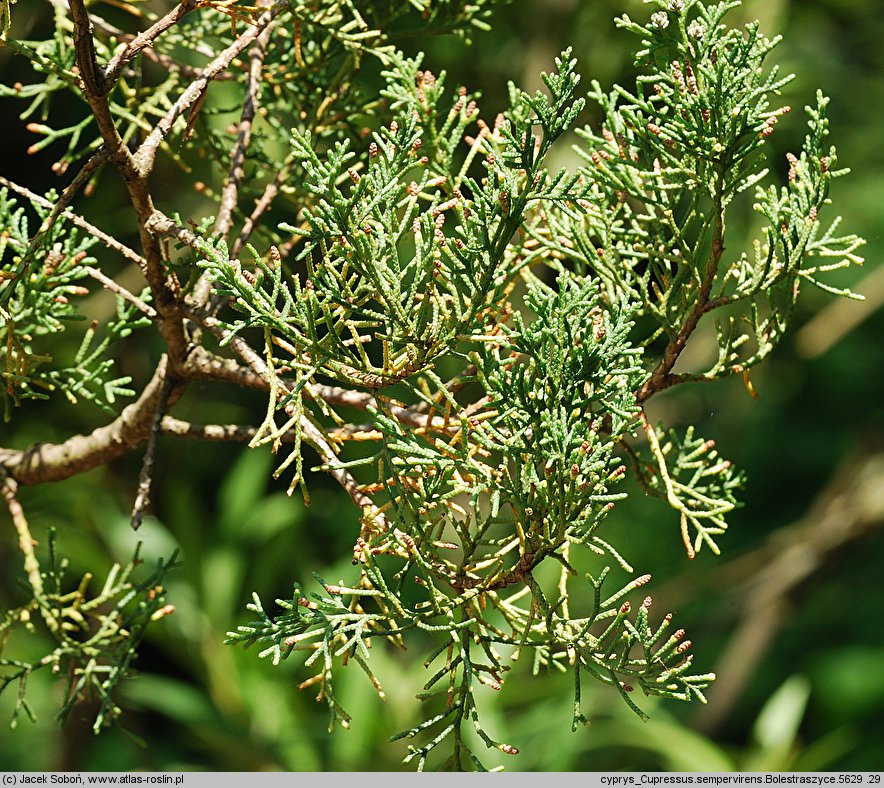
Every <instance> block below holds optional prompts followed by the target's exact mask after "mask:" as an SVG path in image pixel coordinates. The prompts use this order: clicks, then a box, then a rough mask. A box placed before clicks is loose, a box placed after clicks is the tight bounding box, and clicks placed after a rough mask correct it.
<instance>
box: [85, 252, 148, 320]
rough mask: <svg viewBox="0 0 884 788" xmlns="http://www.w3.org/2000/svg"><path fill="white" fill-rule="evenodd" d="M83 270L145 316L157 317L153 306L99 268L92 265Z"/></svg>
mask: <svg viewBox="0 0 884 788" xmlns="http://www.w3.org/2000/svg"><path fill="white" fill-rule="evenodd" d="M83 270H84V271H86V273H88V274H89V276H91V277H92V278H93V279H95V280H97V281H99V282H101V284H103V285H104V286H105V287H106V288H107V289H108V290H110V291H111V292H113V293H116V294H117V295H118V296H120V298H122V299H124V300H125V301H128V302H129V303H130V304H132V305H133V306H134V307H135V308H136V309H138V310H139V311H140V312H142V313H143V314H145V315H147V316H148V317H149V318H150V319H151V320H153V319H155V318H156V317H157V311H156V309H154V308H153V307H152V306H149V305H148V304H145V303H144V301H142V300H141V299H140V298H139V297H138V296H136V295H134V294H133V293H130V292H129V291H128V290H127V289H126V288H125V287H123V286H122V285H121V284H119V283H118V282H115V281H114V280H113V279H110V278H109V277H107V276H105V275H104V274H103V273H102V272H101V271H99V270H98V269H97V268H93V267H92V266H91V265H86V266H83Z"/></svg>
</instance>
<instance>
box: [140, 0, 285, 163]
mask: <svg viewBox="0 0 884 788" xmlns="http://www.w3.org/2000/svg"><path fill="white" fill-rule="evenodd" d="M286 5H287V4H285V3H277V4H275V5H274V6H273V7H271V8H270V9H269V10H268V11H266V12H265V13H263V14H261V16H260V17H258V19H257V20H256V22H255V24H254V25H252V26H250V27H249V29H248V30H246V31H245V32H244V33H243V34H242V35H241V36H240V37H239V38H237V39H236V41H234V42H233V43H232V44H231V45H230V46H229V47H227V49H225V50H224V51H223V52H222V53H221V54H219V55H218V57H216V58H215V59H214V60H213V61H212V62H211V63H209V64H208V65H207V66H206V67H205V68H204V69H203V70H202V73H201V75H200V76H199V77H198V78H196V79H195V80H193V82H191V83H190V85H189V86H188V87H187V89H186V90H185V91H184V92H183V93H182V94H181V95H180V96H179V97H178V100H177V101H176V102H175V103H174V104H173V105H172V106H171V107H170V108H169V111H168V112H167V113H166V114H165V115H164V116H163V117H162V118H161V119H160V121H159V122H158V123H157V125H156V126H154V128H153V130H152V131H151V132H150V134H148V135H147V138H146V139H145V140H144V142H143V143H142V144H141V147H140V148H139V149H138V150H137V151H136V153H135V162H136V165H137V169H138V172H139V173H141V174H142V176H146V175H147V174H148V173H149V172H150V171H151V170H152V169H153V163H154V160H155V159H156V155H157V150H158V149H159V147H160V143H161V142H162V141H163V139H164V138H165V137H166V135H167V134H168V133H169V132H170V131H171V130H172V126H173V125H174V124H175V121H176V120H178V118H179V117H181V115H182V114H183V113H184V112H186V111H187V110H188V109H190V107H192V106H193V104H194V103H195V102H196V101H197V100H198V99H199V97H200V96H201V95H202V93H203V91H204V90H205V89H206V88H207V87H208V85H209V83H210V82H211V81H212V80H213V79H214V78H215V77H216V76H217V75H218V74H220V73H221V72H222V71H224V70H225V69H226V68H228V67H229V66H230V64H231V63H232V62H233V61H234V60H235V59H236V58H237V57H238V56H239V55H240V54H242V53H243V52H244V51H245V50H246V49H247V48H248V47H249V46H251V44H252V42H253V41H255V39H257V38H258V36H259V35H261V33H262V32H263V31H264V29H265V28H266V27H267V25H269V24H270V23H271V22H272V21H273V20H274V19H275V18H276V16H277V15H278V14H279V13H280V12H281V11H282V10H283V9H284V8H285V7H286Z"/></svg>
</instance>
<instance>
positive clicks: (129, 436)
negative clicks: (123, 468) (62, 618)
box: [0, 356, 185, 484]
mask: <svg viewBox="0 0 884 788" xmlns="http://www.w3.org/2000/svg"><path fill="white" fill-rule="evenodd" d="M167 369H168V358H167V357H166V356H163V357H162V359H160V363H159V364H157V368H156V370H155V371H154V374H153V377H152V378H151V379H150V382H149V383H148V384H147V385H146V386H145V387H144V391H143V392H142V393H141V396H140V397H139V398H138V399H137V400H136V401H135V402H133V403H132V404H130V405H127V406H126V407H125V408H124V409H123V412H122V413H121V414H120V415H119V416H118V417H117V418H116V419H114V421H112V422H111V423H110V424H107V425H105V426H104V427H99V428H98V429H96V430H94V431H93V432H91V433H90V434H89V435H74V436H73V437H72V438H69V439H68V440H66V441H65V442H64V443H38V444H36V445H34V446H31V447H29V448H27V449H25V450H24V451H17V450H14V449H0V468H3V469H4V470H5V472H6V473H7V474H8V475H9V476H11V477H13V478H14V479H15V480H16V481H17V482H18V483H19V484H40V483H42V482H57V481H61V480H62V479H68V478H70V477H71V476H76V475H77V474H80V473H83V472H84V471H89V470H92V469H93V468H97V467H98V466H100V465H104V464H105V463H108V462H111V461H112V460H115V459H117V458H118V457H122V456H123V455H124V454H126V452H128V451H130V450H131V449H132V448H134V447H135V446H137V445H138V444H139V443H141V442H142V441H144V440H147V438H148V436H149V435H150V430H151V427H152V425H153V420H154V415H155V414H156V409H157V403H158V402H159V401H160V395H161V393H162V389H163V382H164V381H165V379H166V375H167ZM184 388H185V383H184V382H182V381H181V380H179V379H177V378H176V379H174V380H173V382H172V385H171V389H170V391H169V397H168V405H169V407H171V406H172V405H174V404H175V402H176V401H177V400H178V399H179V398H180V397H181V395H182V394H183V393H184Z"/></svg>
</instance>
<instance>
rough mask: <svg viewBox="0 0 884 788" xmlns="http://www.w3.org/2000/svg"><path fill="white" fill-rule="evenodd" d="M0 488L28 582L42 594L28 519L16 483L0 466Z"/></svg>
mask: <svg viewBox="0 0 884 788" xmlns="http://www.w3.org/2000/svg"><path fill="white" fill-rule="evenodd" d="M0 490H2V493H3V497H4V498H5V499H6V506H7V507H8V508H9V514H10V515H11V516H12V525H13V527H14V528H15V531H16V533H17V534H18V549H19V550H21V553H22V555H23V556H24V559H25V572H26V573H27V575H28V582H29V583H30V585H31V589H32V590H33V592H34V594H35V595H36V596H41V595H42V594H43V577H42V575H41V574H40V564H39V562H38V561H37V556H36V554H35V553H34V545H35V542H34V539H33V537H32V536H31V530H30V528H29V527H28V520H27V518H26V517H25V512H24V509H22V506H21V504H20V503H19V500H18V498H17V497H16V493H17V492H18V484H16V481H15V479H13V478H12V477H11V476H9V475H7V474H6V472H5V471H4V470H3V469H2V468H0Z"/></svg>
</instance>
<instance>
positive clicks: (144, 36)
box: [102, 0, 196, 85]
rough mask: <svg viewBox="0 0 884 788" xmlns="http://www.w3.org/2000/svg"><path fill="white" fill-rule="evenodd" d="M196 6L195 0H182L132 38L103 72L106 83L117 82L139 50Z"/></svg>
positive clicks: (151, 42)
mask: <svg viewBox="0 0 884 788" xmlns="http://www.w3.org/2000/svg"><path fill="white" fill-rule="evenodd" d="M195 6H196V3H195V0H181V2H180V3H179V4H178V5H177V6H175V8H173V9H172V10H171V11H169V13H168V14H166V15H165V16H164V17H162V18H161V19H158V20H157V21H156V22H154V24H152V25H151V26H150V27H149V28H148V29H147V30H145V31H144V32H142V33H139V34H138V35H137V36H135V37H134V38H132V39H131V40H130V41H129V43H128V44H127V45H126V47H125V48H124V49H122V50H121V51H120V52H118V53H117V54H116V55H114V56H113V57H112V58H111V59H110V62H108V64H107V66H105V68H104V71H103V73H102V77H103V78H104V83H105V85H112V84H113V83H114V82H116V80H117V77H118V76H119V75H120V71H122V69H123V67H124V66H125V65H126V64H127V63H128V62H129V61H130V60H132V58H134V57H135V56H136V55H137V54H138V53H139V52H141V51H142V50H143V49H145V48H146V47H149V46H150V45H151V44H153V42H154V40H155V39H156V38H157V37H158V36H159V35H161V34H162V33H163V32H164V31H166V30H168V29H169V28H170V27H172V26H173V25H175V24H177V23H178V22H179V21H180V20H181V19H183V18H184V17H185V16H186V15H187V14H189V13H190V12H191V11H192V10H193V9H194V8H195Z"/></svg>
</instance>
